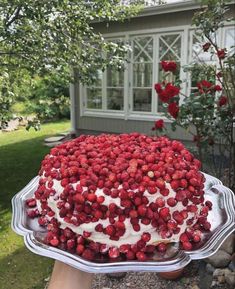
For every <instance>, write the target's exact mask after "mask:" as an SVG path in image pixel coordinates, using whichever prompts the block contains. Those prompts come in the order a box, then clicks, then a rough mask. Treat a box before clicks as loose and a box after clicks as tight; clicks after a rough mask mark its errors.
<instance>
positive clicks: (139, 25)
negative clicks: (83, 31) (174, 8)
mask: <svg viewBox="0 0 235 289" xmlns="http://www.w3.org/2000/svg"><path fill="white" fill-rule="evenodd" d="M194 12H195V11H183V12H176V13H168V14H158V15H153V16H147V17H138V18H133V19H130V20H127V21H125V22H123V23H116V22H113V23H112V22H111V23H109V24H108V25H107V24H106V23H97V24H96V25H95V26H94V28H95V30H96V31H99V32H101V33H104V34H106V33H117V32H126V31H135V30H145V29H156V28H166V27H175V26H182V25H190V24H191V22H192V17H193V13H194Z"/></svg>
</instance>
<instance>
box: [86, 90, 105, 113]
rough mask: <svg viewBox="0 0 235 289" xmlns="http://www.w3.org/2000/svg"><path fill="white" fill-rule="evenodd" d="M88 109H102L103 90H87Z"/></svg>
mask: <svg viewBox="0 0 235 289" xmlns="http://www.w3.org/2000/svg"><path fill="white" fill-rule="evenodd" d="M87 108H96V109H101V108H102V91H101V88H87Z"/></svg>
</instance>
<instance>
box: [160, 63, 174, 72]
mask: <svg viewBox="0 0 235 289" xmlns="http://www.w3.org/2000/svg"><path fill="white" fill-rule="evenodd" d="M161 66H162V69H163V70H164V71H165V72H168V71H171V72H175V71H176V69H177V64H176V63H175V62H174V61H162V62H161Z"/></svg>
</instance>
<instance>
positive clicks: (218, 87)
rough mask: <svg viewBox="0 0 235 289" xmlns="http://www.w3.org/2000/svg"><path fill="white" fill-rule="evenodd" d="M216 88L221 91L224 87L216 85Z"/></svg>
mask: <svg viewBox="0 0 235 289" xmlns="http://www.w3.org/2000/svg"><path fill="white" fill-rule="evenodd" d="M214 90H215V91H221V90H222V87H221V86H220V85H215V86H214Z"/></svg>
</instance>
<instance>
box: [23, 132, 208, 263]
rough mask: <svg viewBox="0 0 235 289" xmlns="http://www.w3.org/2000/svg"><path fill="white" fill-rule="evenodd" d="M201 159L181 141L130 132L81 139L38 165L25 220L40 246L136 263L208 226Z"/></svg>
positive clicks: (196, 237)
mask: <svg viewBox="0 0 235 289" xmlns="http://www.w3.org/2000/svg"><path fill="white" fill-rule="evenodd" d="M199 169H200V162H199V161H198V160H197V159H195V158H194V157H193V155H192V154H191V153H190V152H189V151H188V150H186V149H185V147H184V146H183V144H182V143H180V142H178V141H174V140H169V139H168V138H166V137H160V138H158V137H149V136H146V135H143V134H138V133H132V134H122V135H106V134H103V135H100V136H80V137H79V138H77V139H75V140H72V141H69V142H66V143H64V144H62V145H60V146H58V147H55V148H53V149H52V150H51V152H50V154H48V155H47V156H46V157H45V159H44V160H43V161H42V166H41V170H40V172H39V174H40V176H41V177H40V180H39V187H38V189H37V191H36V192H35V199H30V200H28V201H27V205H28V206H29V207H34V206H35V205H36V206H37V209H33V210H29V213H28V214H29V216H31V217H35V216H36V215H40V217H39V219H38V221H39V224H40V225H42V226H47V229H48V234H47V239H46V242H47V243H49V244H51V245H52V246H56V247H59V248H62V249H65V250H69V251H72V252H76V253H77V254H79V255H82V256H83V257H84V258H87V259H90V260H91V259H94V258H98V259H99V258H101V259H102V258H104V259H105V258H111V259H115V258H117V259H120V258H121V260H125V259H136V258H137V259H139V260H146V259H149V258H151V257H152V255H153V253H154V250H158V251H162V252H164V251H165V250H166V244H167V243H171V242H179V243H180V244H181V246H182V248H183V249H185V250H192V249H193V245H194V244H195V243H197V242H199V241H200V240H201V238H202V233H203V231H204V230H209V229H210V223H209V222H208V221H207V219H206V217H207V215H208V211H209V210H210V209H211V206H212V204H211V203H210V202H208V201H207V202H204V190H203V188H204V182H205V178H204V176H203V174H202V173H201V172H200V170H199Z"/></svg>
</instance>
